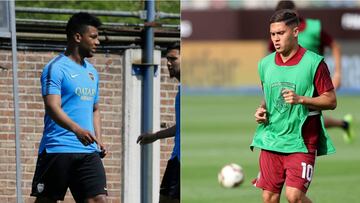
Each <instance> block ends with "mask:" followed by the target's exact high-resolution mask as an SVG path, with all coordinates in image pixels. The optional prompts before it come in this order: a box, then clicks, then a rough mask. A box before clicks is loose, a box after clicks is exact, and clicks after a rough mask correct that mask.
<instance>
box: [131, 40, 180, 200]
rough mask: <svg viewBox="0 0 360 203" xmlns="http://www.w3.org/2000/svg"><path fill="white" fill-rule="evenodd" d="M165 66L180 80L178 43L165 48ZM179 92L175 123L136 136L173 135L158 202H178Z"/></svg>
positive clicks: (152, 138)
mask: <svg viewBox="0 0 360 203" xmlns="http://www.w3.org/2000/svg"><path fill="white" fill-rule="evenodd" d="M166 58H167V67H168V70H169V74H170V78H174V77H175V78H176V79H177V80H178V81H179V82H180V44H179V43H174V44H173V45H171V46H170V47H168V49H167V54H166ZM180 92H181V86H180V84H179V86H178V93H177V94H176V98H175V114H176V124H175V125H174V126H172V127H170V128H167V129H164V130H160V131H158V132H156V133H145V134H142V135H140V136H139V137H138V139H137V142H138V143H140V144H148V143H152V142H154V141H156V140H158V139H163V138H168V137H175V145H174V149H173V152H172V154H171V157H170V159H169V161H168V163H167V166H166V170H165V173H164V177H163V179H162V182H161V186H160V201H159V202H160V203H179V202H180Z"/></svg>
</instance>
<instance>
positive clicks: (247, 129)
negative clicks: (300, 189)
mask: <svg viewBox="0 0 360 203" xmlns="http://www.w3.org/2000/svg"><path fill="white" fill-rule="evenodd" d="M260 100H261V98H260V97H257V96H233V95H232V96H190V95H183V96H182V103H181V105H182V106H181V111H182V112H181V113H182V114H181V123H182V126H181V128H182V131H181V133H182V138H181V139H182V140H181V150H182V168H181V195H182V202H183V203H239V202H244V203H259V202H262V200H261V190H260V189H258V188H255V187H253V186H252V185H251V180H252V179H253V178H254V177H256V175H257V173H258V153H259V150H255V151H254V152H251V151H250V149H249V144H250V142H251V140H252V136H253V133H254V130H255V127H256V123H255V121H254V116H253V115H254V112H255V108H256V107H257V106H258V105H259V104H260ZM359 102H360V97H359V96H338V107H337V109H336V110H334V111H326V112H325V114H326V115H330V116H332V117H335V118H342V117H343V116H344V115H345V114H346V113H349V112H351V113H352V114H353V116H354V117H355V122H354V124H355V125H354V126H355V132H356V134H357V135H358V139H357V140H355V142H354V143H353V144H345V143H344V141H343V138H342V133H343V131H342V130H340V129H330V130H329V133H330V136H331V138H332V140H333V141H334V144H335V147H336V150H337V152H336V154H333V155H329V156H322V157H318V159H317V161H316V165H315V173H314V176H313V181H312V183H311V185H310V189H309V191H308V196H309V197H310V198H311V199H312V200H313V202H320V203H337V202H341V203H343V202H360V199H359V197H360V184H359V183H360V136H359V135H360V127H359V126H360V108H358V107H357V105H358V104H359ZM231 162H234V163H237V164H240V165H241V166H242V167H243V169H244V172H245V182H244V183H243V184H242V185H241V186H240V187H238V188H235V189H225V188H222V187H221V186H220V185H219V184H218V182H217V174H218V172H219V170H220V168H221V167H222V166H223V165H225V164H227V163H231ZM281 202H287V201H286V200H285V198H284V194H282V198H281Z"/></svg>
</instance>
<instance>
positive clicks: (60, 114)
mask: <svg viewBox="0 0 360 203" xmlns="http://www.w3.org/2000/svg"><path fill="white" fill-rule="evenodd" d="M43 99H44V103H45V109H46V112H47V113H48V114H49V115H50V117H51V119H53V120H54V121H55V123H56V124H58V125H59V126H61V127H63V128H65V129H67V130H70V131H72V132H74V133H75V135H76V136H77V138H78V139H79V140H80V142H81V143H82V144H83V145H85V146H87V145H89V144H91V143H93V142H97V141H96V138H95V137H94V136H92V135H91V133H90V131H88V130H84V129H82V128H81V127H80V126H79V125H78V124H77V123H75V122H74V121H73V120H71V118H69V116H68V115H67V114H66V113H65V112H64V111H63V109H62V108H61V96H60V95H56V94H49V95H46V96H44V97H43Z"/></svg>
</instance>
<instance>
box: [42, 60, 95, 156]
mask: <svg viewBox="0 0 360 203" xmlns="http://www.w3.org/2000/svg"><path fill="white" fill-rule="evenodd" d="M41 92H42V95H43V96H46V95H50V94H56V95H60V96H61V108H62V109H63V111H64V112H65V113H66V114H67V115H68V116H69V117H70V119H71V120H73V121H74V122H75V123H77V124H78V125H79V126H80V127H81V128H83V129H86V130H88V131H90V132H91V133H92V135H94V136H95V132H94V124H93V109H94V105H95V104H96V103H98V101H99V76H98V73H97V71H96V69H95V68H94V67H93V65H91V64H90V63H89V62H87V61H86V60H84V64H83V65H79V64H77V63H75V62H74V61H73V60H71V59H70V58H68V57H67V56H65V55H64V54H60V55H59V56H57V57H55V58H54V59H52V60H51V61H50V62H49V63H48V64H47V65H46V66H45V68H44V69H43V72H42V75H41ZM44 123H45V126H44V132H43V137H42V139H41V143H40V147H39V154H40V153H41V152H42V151H43V150H44V149H46V152H47V153H92V152H95V151H99V149H98V147H97V144H96V143H92V144H91V145H88V146H84V145H83V144H82V143H81V142H80V141H79V139H78V138H77V137H76V135H75V133H73V132H71V131H69V130H67V129H65V128H62V127H60V126H59V125H58V124H56V123H55V121H54V120H52V119H51V117H50V115H49V114H48V112H45V117H44Z"/></svg>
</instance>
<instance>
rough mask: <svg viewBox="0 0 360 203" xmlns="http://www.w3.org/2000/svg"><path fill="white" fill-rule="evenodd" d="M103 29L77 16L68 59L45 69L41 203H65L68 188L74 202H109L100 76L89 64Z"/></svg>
mask: <svg viewBox="0 0 360 203" xmlns="http://www.w3.org/2000/svg"><path fill="white" fill-rule="evenodd" d="M100 25H101V22H100V20H99V19H98V18H96V17H95V16H93V15H90V14H88V13H77V14H74V15H73V16H72V17H71V18H70V19H69V21H68V23H67V26H66V34H67V42H68V43H67V48H66V51H65V53H62V54H59V55H58V56H57V57H55V58H54V59H52V60H51V61H50V62H49V63H48V64H47V65H46V66H45V68H44V69H43V72H42V75H41V90H42V96H43V99H44V104H45V118H44V122H45V127H44V132H43V137H42V139H41V143H40V147H39V156H38V160H37V164H36V170H35V174H34V179H33V183H32V193H31V195H32V196H36V197H37V198H36V200H35V202H37V203H38V202H57V200H63V199H64V196H65V194H66V191H67V189H68V188H70V191H71V193H72V195H73V197H74V199H75V201H76V202H106V199H107V198H106V195H107V189H106V176H105V170H104V166H103V164H102V161H101V159H100V158H101V157H104V156H105V155H106V153H107V152H106V149H105V146H104V145H103V144H102V142H101V130H100V128H101V120H100V110H99V75H98V73H97V71H96V69H95V68H94V67H93V65H91V64H90V63H89V62H88V61H87V60H86V59H85V58H88V57H92V56H93V55H94V53H95V51H96V47H97V46H98V45H99V44H100V42H99V38H98V36H99V34H98V27H99V26H100Z"/></svg>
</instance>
